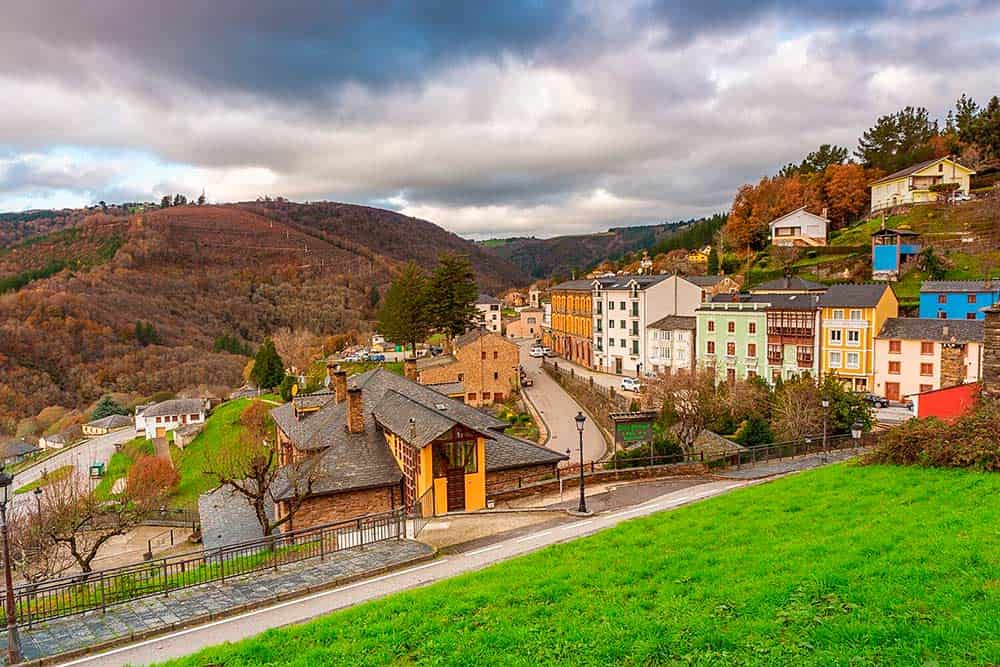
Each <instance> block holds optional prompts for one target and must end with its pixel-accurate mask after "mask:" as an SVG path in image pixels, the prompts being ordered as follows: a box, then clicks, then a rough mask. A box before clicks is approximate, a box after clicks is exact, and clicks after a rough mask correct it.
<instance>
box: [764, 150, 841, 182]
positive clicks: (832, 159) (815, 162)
mask: <svg viewBox="0 0 1000 667" xmlns="http://www.w3.org/2000/svg"><path fill="white" fill-rule="evenodd" d="M847 153H848V151H847V149H846V148H844V147H843V146H836V145H832V144H822V145H820V147H819V148H817V149H816V150H814V151H812V152H811V153H809V154H808V155H806V157H805V159H804V160H802V162H800V163H799V164H786V165H785V166H784V167H782V168H781V171H779V172H778V175H779V176H795V175H808V174H818V173H821V172H823V171H826V168H827V167H829V166H831V165H834V164H843V163H844V162H846V161H847Z"/></svg>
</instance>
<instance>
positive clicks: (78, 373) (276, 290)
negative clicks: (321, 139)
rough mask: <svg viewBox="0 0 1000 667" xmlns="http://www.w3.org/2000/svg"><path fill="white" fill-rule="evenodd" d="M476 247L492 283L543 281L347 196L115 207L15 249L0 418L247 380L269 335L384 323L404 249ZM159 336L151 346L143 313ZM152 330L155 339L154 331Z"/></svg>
mask: <svg viewBox="0 0 1000 667" xmlns="http://www.w3.org/2000/svg"><path fill="white" fill-rule="evenodd" d="M442 251H455V252H464V253H466V254H468V255H469V256H470V258H471V260H472V262H473V265H474V266H475V268H476V270H477V274H478V277H479V280H480V284H481V287H483V289H486V290H490V291H497V290H499V289H501V288H503V287H507V286H509V285H512V284H523V283H524V282H526V281H527V278H526V277H525V276H524V275H523V274H521V273H520V272H519V271H518V270H517V269H516V268H514V267H513V266H511V265H510V264H508V263H506V262H504V261H503V260H501V259H498V258H496V257H493V256H490V255H486V254H485V253H484V252H483V251H482V250H481V249H480V248H477V247H476V246H475V245H474V244H472V243H471V242H468V241H464V240H462V239H461V238H459V237H457V236H455V235H454V234H450V233H448V232H446V231H444V230H443V229H441V228H439V227H437V226H435V225H433V224H431V223H429V222H425V221H420V220H415V219H412V218H407V217H405V216H401V215H398V214H395V213H391V212H389V211H381V210H378V209H371V208H366V207H361V206H352V205H347V204H328V203H322V204H310V205H305V204H290V203H287V202H280V203H275V202H269V203H261V204H257V203H247V204H238V205H226V206H203V207H197V206H183V207H175V208H167V209H162V210H156V211H152V212H148V213H145V214H140V215H134V216H125V215H106V214H101V213H96V214H91V215H89V216H86V217H82V218H81V219H80V221H79V222H78V224H75V225H74V226H67V227H64V228H63V229H61V230H60V231H56V232H54V233H51V234H46V235H43V236H36V237H34V238H31V239H29V240H28V241H23V242H22V243H21V244H19V245H15V246H13V247H10V248H8V249H6V250H4V251H3V252H0V428H2V429H3V430H6V431H8V432H9V431H12V430H13V428H14V426H15V424H16V421H17V419H19V418H22V417H25V416H29V415H33V414H35V413H37V412H38V411H39V410H40V409H41V408H43V407H45V406H48V405H63V406H67V407H78V406H81V405H84V404H87V403H89V402H90V401H92V400H94V399H95V398H97V397H99V396H100V395H101V394H103V393H106V392H109V391H115V392H123V393H127V394H133V395H139V396H142V395H149V394H152V393H154V392H157V391H163V390H168V391H179V390H182V389H184V388H186V387H194V386H197V385H202V384H211V385H222V386H232V385H237V384H239V383H240V381H241V380H240V371H241V370H242V368H243V366H244V365H245V363H246V358H244V357H240V356H236V355H231V354H226V353H218V354H216V353H212V352H211V349H212V344H213V341H214V340H215V338H216V337H218V336H221V335H224V334H225V335H230V336H236V337H238V338H240V339H242V340H243V341H246V342H249V343H251V344H255V343H257V342H259V341H260V340H261V339H262V338H263V337H264V336H265V335H268V334H269V333H271V332H273V331H275V330H276V329H279V328H281V327H291V328H295V329H308V330H310V331H312V332H314V333H316V334H318V335H327V334H333V333H340V332H346V331H366V330H368V329H369V328H370V327H371V324H372V320H373V317H374V309H373V308H372V306H371V288H372V286H374V287H376V288H378V289H380V290H381V291H384V289H385V287H386V286H387V285H388V283H389V281H390V280H391V276H392V273H393V271H394V270H395V269H396V267H398V266H399V264H400V263H401V262H402V261H405V260H409V259H413V260H415V261H417V262H418V263H420V264H421V265H423V266H426V267H430V266H432V265H433V264H434V262H435V261H436V258H437V255H438V253H439V252H442ZM139 321H142V322H149V323H151V324H152V325H153V328H154V330H155V333H156V338H157V339H158V341H156V343H157V344H147V345H145V346H144V345H143V344H142V343H140V342H139V341H138V340H137V337H136V332H135V328H136V322H139ZM143 342H147V343H148V341H143Z"/></svg>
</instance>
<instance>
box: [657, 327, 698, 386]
mask: <svg viewBox="0 0 1000 667" xmlns="http://www.w3.org/2000/svg"><path fill="white" fill-rule="evenodd" d="M697 328H698V321H697V318H695V317H694V316H693V315H690V316H684V315H667V316H666V317H663V318H660V319H658V320H656V321H655V322H653V323H652V324H650V325H649V326H648V327H646V338H647V341H646V351H647V353H648V356H647V359H646V369H647V374H651V375H659V374H660V373H666V374H667V375H671V374H673V373H682V372H684V371H690V370H693V369H694V364H695V352H696V350H695V331H696V329H697Z"/></svg>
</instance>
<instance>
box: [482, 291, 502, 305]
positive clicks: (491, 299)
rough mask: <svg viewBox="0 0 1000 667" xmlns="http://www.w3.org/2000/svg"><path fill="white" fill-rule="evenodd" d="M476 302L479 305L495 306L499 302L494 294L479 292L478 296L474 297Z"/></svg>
mask: <svg viewBox="0 0 1000 667" xmlns="http://www.w3.org/2000/svg"><path fill="white" fill-rule="evenodd" d="M476 303H477V304H480V305H484V306H485V305H490V306H495V305H499V304H500V299H498V298H496V297H495V296H490V295H489V294H483V293H480V294H479V297H478V298H477V299H476Z"/></svg>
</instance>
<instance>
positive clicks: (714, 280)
mask: <svg viewBox="0 0 1000 667" xmlns="http://www.w3.org/2000/svg"><path fill="white" fill-rule="evenodd" d="M684 280H686V281H688V282H689V283H692V284H694V285H697V286H698V287H700V288H701V300H702V301H708V300H709V299H711V298H712V297H714V296H718V295H719V294H736V293H737V292H739V291H740V284H739V283H738V282H736V281H735V280H733V279H732V278H730V277H729V276H718V275H712V276H684Z"/></svg>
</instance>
